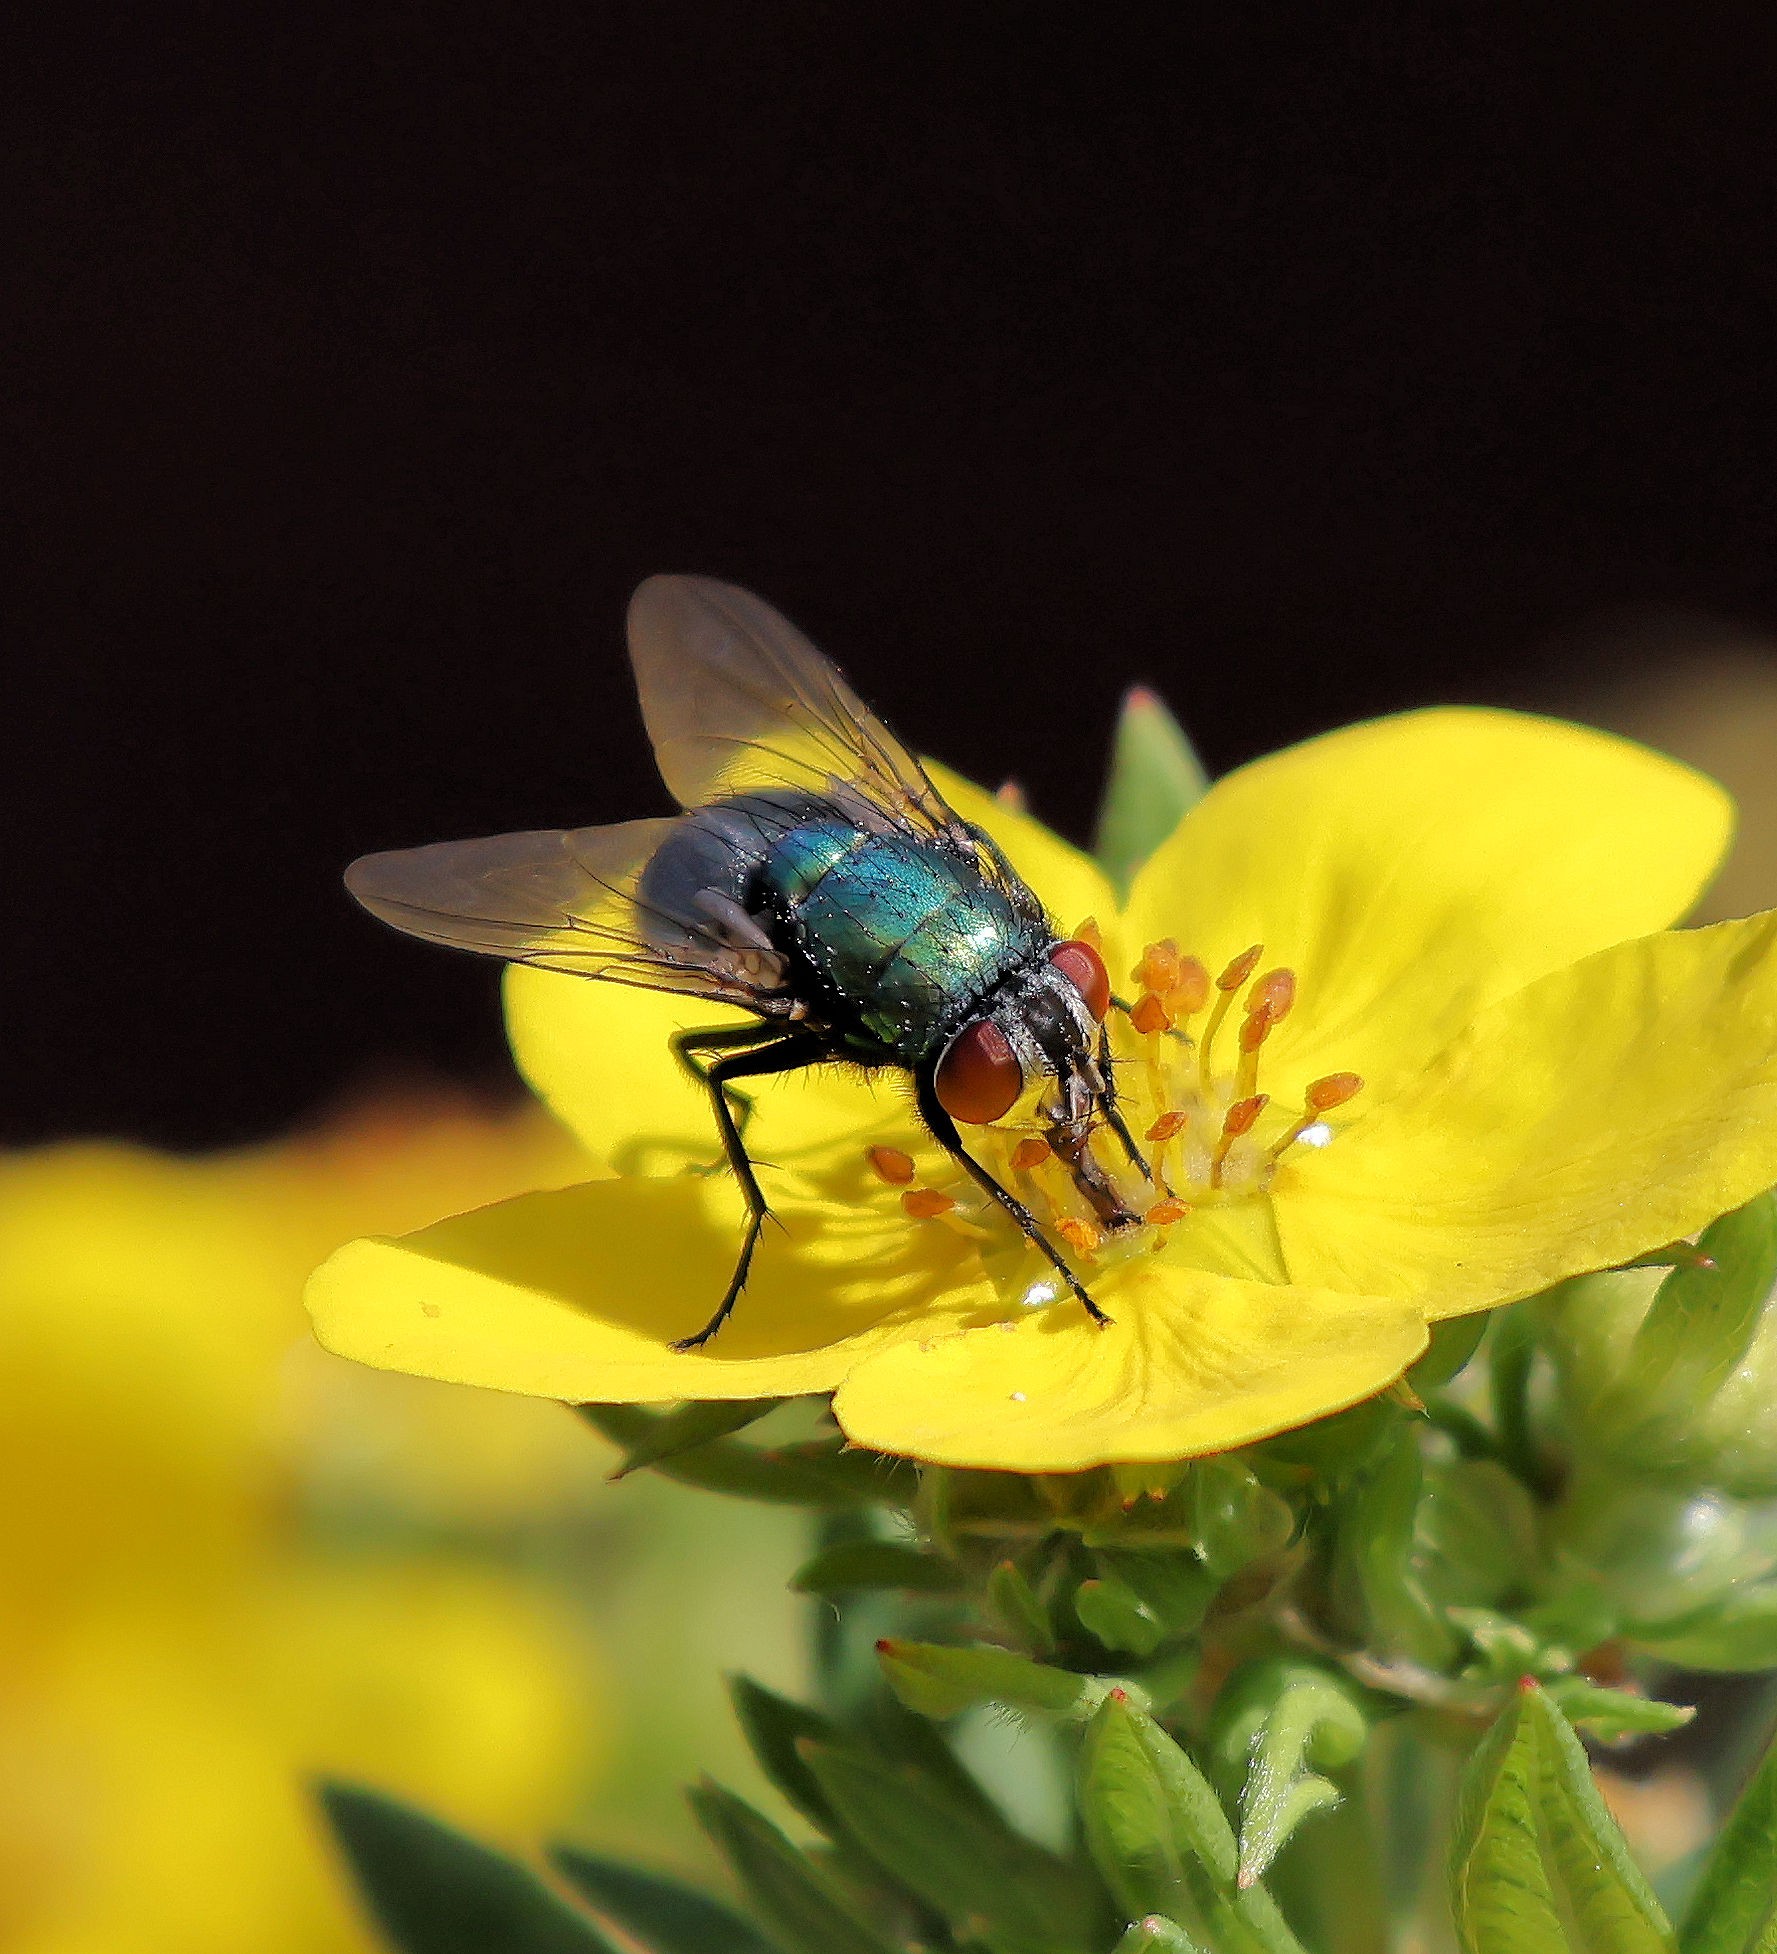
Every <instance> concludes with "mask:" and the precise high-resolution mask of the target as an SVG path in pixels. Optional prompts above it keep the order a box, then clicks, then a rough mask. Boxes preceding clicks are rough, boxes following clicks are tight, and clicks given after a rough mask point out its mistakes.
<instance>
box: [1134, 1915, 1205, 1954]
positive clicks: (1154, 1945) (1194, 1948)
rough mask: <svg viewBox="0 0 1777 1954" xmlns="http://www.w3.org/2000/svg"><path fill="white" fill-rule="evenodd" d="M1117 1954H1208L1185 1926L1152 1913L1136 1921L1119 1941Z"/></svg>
mask: <svg viewBox="0 0 1777 1954" xmlns="http://www.w3.org/2000/svg"><path fill="white" fill-rule="evenodd" d="M1115 1954H1206V1950H1205V1948H1204V1946H1203V1944H1202V1942H1201V1941H1195V1940H1193V1939H1192V1938H1191V1936H1190V1935H1189V1934H1188V1933H1186V1932H1185V1930H1184V1928H1183V1927H1180V1926H1177V1925H1175V1923H1174V1922H1172V1921H1170V1920H1167V1919H1164V1918H1162V1916H1161V1915H1159V1914H1157V1913H1150V1914H1149V1915H1148V1917H1147V1918H1146V1919H1145V1920H1138V1921H1136V1922H1135V1924H1134V1925H1133V1926H1132V1927H1131V1928H1130V1929H1129V1931H1128V1933H1126V1934H1125V1935H1124V1936H1123V1938H1122V1939H1121V1940H1120V1941H1118V1943H1117V1946H1116V1950H1115Z"/></svg>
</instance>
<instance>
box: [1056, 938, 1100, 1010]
mask: <svg viewBox="0 0 1777 1954" xmlns="http://www.w3.org/2000/svg"><path fill="white" fill-rule="evenodd" d="M1049 961H1050V962H1051V963H1052V964H1053V965H1054V966H1055V968H1056V969H1057V970H1059V971H1060V972H1061V974H1062V976H1064V977H1065V978H1066V979H1067V981H1068V982H1069V983H1070V984H1072V985H1073V987H1074V989H1075V990H1077V991H1078V992H1079V993H1080V996H1081V997H1082V998H1083V999H1084V1000H1085V1004H1086V1009H1087V1010H1088V1011H1090V1012H1091V1013H1092V1015H1093V1016H1094V1017H1095V1018H1096V1019H1098V1021H1099V1023H1100V1024H1102V1023H1103V1022H1104V1014H1105V1013H1106V1012H1107V1011H1108V1010H1109V1009H1110V1008H1111V973H1110V972H1109V971H1108V970H1106V969H1105V967H1104V958H1103V957H1101V956H1100V955H1099V954H1098V952H1097V951H1096V950H1095V949H1093V947H1092V945H1091V944H1090V943H1082V942H1081V941H1080V940H1079V938H1078V937H1070V938H1069V939H1068V940H1067V942H1065V943H1057V944H1056V946H1055V948H1054V949H1053V950H1051V951H1050V952H1049Z"/></svg>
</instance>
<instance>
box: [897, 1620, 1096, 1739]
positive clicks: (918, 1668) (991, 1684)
mask: <svg viewBox="0 0 1777 1954" xmlns="http://www.w3.org/2000/svg"><path fill="white" fill-rule="evenodd" d="M876 1654H877V1659H878V1660H879V1661H880V1662H881V1664H882V1673H883V1675H884V1676H886V1677H887V1678H888V1683H889V1687H890V1688H891V1689H892V1690H893V1691H894V1692H895V1694H896V1695H897V1696H898V1697H899V1698H900V1699H901V1701H902V1702H903V1703H905V1704H906V1705H907V1707H908V1709H910V1710H917V1711H918V1712H919V1714H920V1715H921V1716H922V1717H954V1716H960V1715H961V1714H962V1713H963V1711H964V1710H972V1709H974V1707H975V1706H976V1704H978V1703H1005V1704H1008V1705H1009V1706H1010V1707H1011V1708H1013V1709H1017V1710H1040V1711H1042V1712H1043V1713H1044V1714H1045V1715H1046V1716H1055V1717H1065V1718H1069V1719H1074V1720H1078V1719H1080V1718H1083V1717H1087V1716H1090V1715H1091V1714H1092V1711H1093V1709H1094V1708H1095V1706H1096V1705H1097V1704H1098V1703H1099V1702H1100V1701H1102V1699H1103V1697H1104V1694H1105V1692H1106V1691H1107V1690H1109V1689H1110V1688H1112V1687H1113V1684H1112V1682H1111V1681H1110V1680H1108V1679H1106V1678H1103V1677H1098V1676H1076V1675H1074V1674H1072V1673H1071V1672H1070V1671H1068V1670H1065V1669H1052V1668H1050V1667H1049V1665H1048V1664H1047V1663H1042V1662H1032V1661H1031V1660H1030V1658H1029V1657H1028V1656H1021V1655H1014V1654H1013V1653H1012V1652H1011V1650H1009V1649H990V1648H986V1647H983V1646H980V1645H977V1646H974V1647H971V1648H951V1647H948V1646H947V1645H945V1644H943V1643H938V1642H903V1641H900V1640H898V1639H895V1640H886V1639H885V1640H883V1641H881V1642H878V1643H877V1645H876Z"/></svg>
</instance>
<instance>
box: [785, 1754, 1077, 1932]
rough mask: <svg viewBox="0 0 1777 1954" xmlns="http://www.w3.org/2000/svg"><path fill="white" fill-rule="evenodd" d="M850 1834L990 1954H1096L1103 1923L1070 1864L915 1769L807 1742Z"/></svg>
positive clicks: (813, 1766) (811, 1761)
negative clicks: (1091, 1952)
mask: <svg viewBox="0 0 1777 1954" xmlns="http://www.w3.org/2000/svg"><path fill="white" fill-rule="evenodd" d="M803 1757H804V1760H805V1761H806V1763H807V1766H808V1768H809V1770H810V1771H811V1772H812V1773H813V1775H814V1777H815V1780H816V1781H817V1783H818V1784H819V1785H820V1787H821V1790H822V1791H823V1792H824V1793H825V1795H826V1798H827V1801H828V1803H829V1804H830V1805H831V1806H832V1807H833V1809H834V1810H835V1811H836V1812H837V1813H838V1814H839V1817H840V1819H841V1820H842V1822H843V1823H844V1825H845V1828H846V1831H847V1832H848V1834H849V1835H850V1836H851V1837H853V1838H855V1839H857V1840H858V1842H859V1843H860V1845H861V1847H862V1848H863V1850H864V1851H866V1852H867V1853H868V1854H869V1855H870V1857H871V1858H872V1859H873V1860H874V1861H875V1862H876V1863H877V1864H878V1865H879V1866H880V1867H881V1868H882V1869H883V1871H884V1872H885V1873H887V1874H888V1875H889V1876H890V1877H891V1878H892V1879H894V1880H896V1881H898V1882H899V1883H900V1884H901V1885H902V1886H904V1887H905V1888H906V1889H907V1890H908V1891H909V1892H911V1893H915V1894H917V1895H918V1896H919V1898H920V1899H921V1900H923V1901H924V1902H925V1903H926V1905H927V1906H929V1907H931V1908H932V1909H933V1910H934V1911H935V1912H937V1913H938V1914H939V1915H941V1916H942V1917H943V1918H944V1919H945V1920H947V1921H948V1922H949V1923H950V1924H951V1926H952V1927H953V1928H954V1929H955V1930H956V1931H957V1932H958V1933H959V1934H960V1935H962V1936H964V1937H965V1938H967V1939H969V1940H971V1941H979V1942H980V1943H981V1944H982V1945H983V1946H985V1947H987V1948H990V1949H992V1950H993V1954H1090V1950H1091V1949H1092V1948H1093V1947H1094V1946H1095V1944H1097V1935H1096V1933H1095V1929H1096V1928H1097V1927H1098V1926H1099V1925H1100V1924H1102V1923H1101V1921H1100V1917H1099V1909H1098V1908H1097V1906H1096V1905H1095V1904H1094V1901H1093V1896H1092V1895H1091V1893H1090V1892H1089V1891H1088V1890H1087V1889H1086V1888H1084V1887H1083V1886H1082V1885H1081V1883H1080V1881H1079V1879H1078V1877H1077V1876H1076V1874H1075V1873H1074V1871H1073V1869H1072V1868H1070V1867H1069V1866H1067V1865H1065V1864H1064V1863H1063V1862H1062V1861H1061V1860H1059V1859H1057V1858H1055V1857H1054V1855H1053V1854H1051V1853H1048V1852H1045V1851H1044V1850H1043V1849H1042V1848H1041V1847H1040V1846H1037V1845H1033V1844H1032V1843H1031V1842H1030V1841H1029V1840H1028V1839H1024V1838H1021V1837H1020V1836H1019V1835H1018V1834H1017V1833H1016V1832H1014V1831H1013V1830H1012V1829H1011V1827H1010V1826H1008V1825H1007V1824H1006V1823H1005V1822H1004V1820H1003V1819H1001V1818H999V1817H998V1815H997V1814H995V1813H993V1812H991V1811H989V1810H984V1809H983V1808H982V1807H981V1806H980V1805H979V1804H978V1803H976V1802H975V1801H972V1800H965V1799H961V1798H958V1797H956V1796H955V1795H954V1793H952V1792H951V1791H950V1789H949V1788H948V1787H947V1786H945V1785H943V1784H942V1783H940V1782H938V1781H937V1780H935V1779H933V1778H931V1777H929V1776H927V1775H926V1774H925V1773H924V1772H922V1771H920V1770H918V1769H917V1768H914V1767H909V1766H904V1765H897V1764H891V1763H888V1762H886V1761H884V1760H882V1759H879V1758H875V1757H870V1756H868V1755H866V1754H864V1753H863V1752H861V1751H858V1750H855V1749H849V1748H847V1749H834V1748H828V1747H825V1746H822V1745H819V1744H805V1745H804V1746H803Z"/></svg>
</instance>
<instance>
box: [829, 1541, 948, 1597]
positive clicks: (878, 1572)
mask: <svg viewBox="0 0 1777 1954" xmlns="http://www.w3.org/2000/svg"><path fill="white" fill-rule="evenodd" d="M962 1579H963V1574H962V1569H961V1568H960V1567H958V1566H957V1564H956V1562H955V1561H950V1560H941V1559H939V1557H938V1556H937V1555H936V1554H927V1553H922V1552H921V1551H920V1550H919V1548H917V1547H907V1546H903V1545H902V1544H901V1542H899V1541H897V1540H842V1541H840V1542H839V1543H838V1544H837V1545H836V1546H832V1547H827V1548H823V1549H822V1551H821V1552H820V1553H818V1554H816V1555H814V1556H813V1557H812V1558H811V1559H809V1560H806V1561H804V1562H803V1564H802V1565H801V1566H800V1567H799V1568H798V1569H797V1570H796V1572H795V1573H794V1574H793V1575H792V1576H791V1577H790V1586H791V1587H793V1588H794V1589H795V1590H796V1591H797V1593H799V1594H843V1593H846V1592H848V1591H850V1590H852V1589H856V1588H911V1589H914V1590H916V1591H918V1592H920V1593H926V1594H944V1593H947V1592H949V1591H951V1590H953V1589H956V1588H959V1587H961V1585H962Z"/></svg>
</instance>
